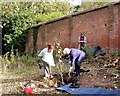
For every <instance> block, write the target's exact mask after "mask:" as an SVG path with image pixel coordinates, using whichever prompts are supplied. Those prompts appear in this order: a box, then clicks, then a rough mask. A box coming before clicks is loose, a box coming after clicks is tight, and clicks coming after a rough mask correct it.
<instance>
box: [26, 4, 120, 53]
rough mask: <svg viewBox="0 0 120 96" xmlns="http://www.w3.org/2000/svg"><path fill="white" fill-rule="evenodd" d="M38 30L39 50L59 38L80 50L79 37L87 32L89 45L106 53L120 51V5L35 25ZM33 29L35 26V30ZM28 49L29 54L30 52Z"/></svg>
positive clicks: (64, 44) (62, 42)
mask: <svg viewBox="0 0 120 96" xmlns="http://www.w3.org/2000/svg"><path fill="white" fill-rule="evenodd" d="M36 27H38V28H39V31H38V38H37V50H38V51H40V50H41V49H42V48H44V47H46V44H47V43H49V42H51V43H54V42H55V39H56V38H57V39H59V40H60V42H61V45H62V48H64V47H74V48H78V37H79V35H80V33H85V34H86V37H87V44H88V46H89V47H90V48H91V47H94V46H97V45H99V46H101V47H102V48H104V50H108V51H118V50H120V39H119V38H120V3H116V4H111V5H109V6H104V7H101V8H97V9H94V10H88V11H84V12H80V13H74V14H71V15H69V16H66V17H63V18H60V19H58V20H53V21H49V22H47V23H43V24H41V25H38V26H36ZM32 28H34V27H32ZM31 36H32V30H31V29H30V30H29V33H28V41H27V44H26V45H27V46H26V52H29V51H32V50H31V49H32V48H33V45H32V44H33V43H32V42H33V39H32V37H31ZM28 50H29V51H28Z"/></svg>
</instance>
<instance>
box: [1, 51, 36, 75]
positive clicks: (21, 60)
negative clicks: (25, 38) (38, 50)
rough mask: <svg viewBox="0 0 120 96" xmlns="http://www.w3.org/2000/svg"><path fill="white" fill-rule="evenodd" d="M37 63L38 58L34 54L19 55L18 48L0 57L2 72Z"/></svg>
mask: <svg viewBox="0 0 120 96" xmlns="http://www.w3.org/2000/svg"><path fill="white" fill-rule="evenodd" d="M15 52H16V54H15ZM35 63H36V58H35V57H33V56H32V55H29V54H28V55H25V54H22V55H18V50H13V49H12V50H11V52H7V53H6V54H5V55H3V56H2V57H0V68H1V69H2V72H3V73H5V72H7V71H11V70H13V69H18V70H19V69H21V68H23V67H26V66H31V65H32V64H35Z"/></svg>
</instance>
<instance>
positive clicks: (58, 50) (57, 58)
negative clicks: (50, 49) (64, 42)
mask: <svg viewBox="0 0 120 96" xmlns="http://www.w3.org/2000/svg"><path fill="white" fill-rule="evenodd" d="M55 50H56V51H55V61H56V64H58V66H57V67H58V71H59V74H60V76H61V80H62V84H64V81H63V67H64V63H63V61H62V60H61V57H62V54H63V52H62V48H61V45H60V41H58V40H57V39H56V41H55Z"/></svg>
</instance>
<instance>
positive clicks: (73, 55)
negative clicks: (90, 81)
mask: <svg viewBox="0 0 120 96" xmlns="http://www.w3.org/2000/svg"><path fill="white" fill-rule="evenodd" d="M63 54H65V55H70V57H69V64H70V69H69V73H71V72H72V70H73V66H75V72H76V74H75V76H77V77H79V76H80V66H81V64H82V62H83V61H84V59H85V58H86V53H85V52H84V51H82V50H78V49H75V48H65V49H64V50H63Z"/></svg>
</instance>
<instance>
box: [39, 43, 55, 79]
mask: <svg viewBox="0 0 120 96" xmlns="http://www.w3.org/2000/svg"><path fill="white" fill-rule="evenodd" d="M53 49H54V47H53V46H52V45H51V44H48V47H47V48H44V49H43V50H42V51H41V52H40V53H39V54H38V57H39V58H40V60H41V66H42V67H44V73H45V77H48V78H49V77H50V76H52V75H51V73H52V72H51V67H52V66H53V67H54V66H55V63H54V58H53Z"/></svg>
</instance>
